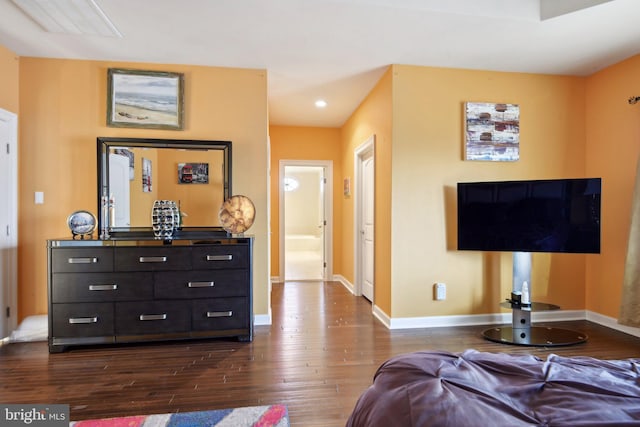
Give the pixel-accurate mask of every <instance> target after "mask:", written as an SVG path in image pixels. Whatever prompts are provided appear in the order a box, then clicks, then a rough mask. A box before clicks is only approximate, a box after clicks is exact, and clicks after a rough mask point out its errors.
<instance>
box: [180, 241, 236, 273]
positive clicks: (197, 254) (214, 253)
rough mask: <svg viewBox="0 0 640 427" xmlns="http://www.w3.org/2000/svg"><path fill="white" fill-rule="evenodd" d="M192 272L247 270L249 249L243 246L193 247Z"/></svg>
mask: <svg viewBox="0 0 640 427" xmlns="http://www.w3.org/2000/svg"><path fill="white" fill-rule="evenodd" d="M191 262H192V263H193V268H194V270H202V269H219V268H249V247H248V246H245V245H215V246H194V247H193V251H192V261H191Z"/></svg>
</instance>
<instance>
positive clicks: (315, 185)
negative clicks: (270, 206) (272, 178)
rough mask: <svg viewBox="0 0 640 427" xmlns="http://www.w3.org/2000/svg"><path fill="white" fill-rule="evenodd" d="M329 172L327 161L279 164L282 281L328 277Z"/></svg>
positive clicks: (323, 278) (329, 248)
mask: <svg viewBox="0 0 640 427" xmlns="http://www.w3.org/2000/svg"><path fill="white" fill-rule="evenodd" d="M331 170H332V165H331V162H326V161H294V160H289V161H286V160H283V161H281V164H280V276H281V279H282V280H283V281H294V280H295V281H310V280H312V281H318V280H327V278H328V277H330V276H331V263H330V262H329V260H330V259H331V256H330V253H331V232H330V230H331V226H330V224H331V214H330V213H331V190H330V189H331V185H330V181H331V179H330V178H331ZM282 276H283V277H282Z"/></svg>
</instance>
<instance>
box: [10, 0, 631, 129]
mask: <svg viewBox="0 0 640 427" xmlns="http://www.w3.org/2000/svg"><path fill="white" fill-rule="evenodd" d="M95 2H96V3H97V4H98V5H99V6H100V8H102V10H103V12H104V13H105V14H106V15H107V17H108V18H109V19H110V20H111V22H112V23H113V24H114V25H115V27H116V28H117V30H118V31H119V32H120V33H121V34H122V37H105V36H92V35H75V34H59V33H50V32H46V31H44V30H43V29H42V27H40V26H39V25H38V24H36V23H35V22H34V21H33V20H31V19H30V18H29V17H28V16H27V15H25V14H24V13H23V12H22V11H21V9H19V8H18V7H17V6H16V5H15V4H14V3H13V2H12V1H11V0H0V44H1V45H3V46H5V47H7V48H8V49H10V50H12V51H13V52H15V53H16V54H18V55H20V56H31V57H48V58H70V59H92V60H109V61H134V62H145V63H160V64H163V63H164V64H167V63H170V64H194V65H206V66H221V67H239V68H258V69H266V70H267V73H268V95H269V115H270V122H271V123H272V124H280V125H294V126H321V127H339V126H341V125H342V124H343V123H344V122H345V120H346V119H347V118H348V117H349V115H350V114H351V113H352V112H353V111H354V109H355V108H356V107H357V106H358V104H359V103H360V102H361V101H362V100H363V99H364V97H365V96H366V95H367V93H368V92H369V91H370V90H371V88H372V87H373V86H374V85H375V83H376V82H377V81H378V79H379V78H380V77H381V75H382V73H383V72H384V70H385V69H386V67H387V66H388V65H390V64H407V65H422V66H436V67H454V68H466V69H483V70H498V71H514V72H528V73H542V74H568V75H582V76H584V75H589V74H591V73H593V72H595V71H598V70H600V69H602V68H605V67H607V66H609V65H611V64H614V63H616V62H619V61H620V60H623V59H626V58H628V57H630V56H633V55H636V54H638V53H640V22H638V21H639V18H640V1H638V0H613V1H611V0H516V1H514V0H188V1H184V0H182V1H179V0H135V1H132V0H95ZM541 2H542V4H541ZM145 68H147V69H148V68H150V66H149V65H148V64H145ZM318 98H322V99H325V100H326V101H327V103H328V105H327V107H325V108H323V109H318V108H316V107H315V106H314V101H315V100H316V99H318Z"/></svg>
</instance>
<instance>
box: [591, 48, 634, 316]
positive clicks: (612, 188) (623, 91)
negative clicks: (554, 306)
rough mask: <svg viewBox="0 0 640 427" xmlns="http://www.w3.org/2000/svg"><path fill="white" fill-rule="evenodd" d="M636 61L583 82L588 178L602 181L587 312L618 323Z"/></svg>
mask: <svg viewBox="0 0 640 427" xmlns="http://www.w3.org/2000/svg"><path fill="white" fill-rule="evenodd" d="M639 75H640V55H638V56H634V57H632V58H630V59H627V60H626V61H622V62H620V63H618V64H616V65H613V66H611V67H608V68H606V69H604V70H602V71H600V72H598V73H596V74H594V75H592V76H590V77H589V78H588V79H587V91H586V94H587V96H586V105H587V108H586V129H587V132H586V135H587V138H586V150H585V151H586V152H587V159H586V161H587V173H588V174H590V175H595V176H602V179H603V196H602V230H603V232H602V239H603V245H602V246H603V247H602V253H601V254H600V255H599V256H591V257H588V261H587V275H586V276H587V283H586V285H587V286H586V292H587V309H589V310H592V311H594V312H597V313H600V314H604V315H606V316H610V317H613V318H617V317H618V313H619V309H620V302H621V291H622V282H623V277H624V263H625V260H626V255H627V243H628V239H629V229H630V220H631V199H632V196H633V185H634V182H635V174H636V164H637V162H638V160H639V157H640V105H639V104H636V105H629V103H628V102H627V99H628V98H629V97H631V96H640V80H639V79H638V76H639Z"/></svg>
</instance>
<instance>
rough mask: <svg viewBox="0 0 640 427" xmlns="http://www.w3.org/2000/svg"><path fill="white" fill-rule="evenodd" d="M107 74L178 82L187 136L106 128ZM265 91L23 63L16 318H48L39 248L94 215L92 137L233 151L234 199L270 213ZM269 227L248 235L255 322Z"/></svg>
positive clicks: (98, 67)
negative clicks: (212, 144) (74, 217)
mask: <svg viewBox="0 0 640 427" xmlns="http://www.w3.org/2000/svg"><path fill="white" fill-rule="evenodd" d="M110 67H117V68H137V69H143V70H161V71H169V72H180V73H184V74H185V129H184V130H183V131H169V130H149V129H128V128H110V127H107V126H106V118H105V117H106V101H107V94H106V88H107V69H108V68H110ZM266 81H267V76H266V72H265V71H264V70H245V69H228V68H215V67H199V66H192V65H162V64H140V63H112V62H100V61H79V60H57V59H40V58H21V59H20V90H19V94H20V114H19V115H20V117H19V126H20V129H19V130H20V151H19V157H18V158H19V180H20V185H21V190H20V200H19V217H20V223H19V235H20V244H19V249H18V251H19V252H18V255H19V260H18V263H19V266H18V286H19V317H20V318H24V317H25V316H29V315H33V314H40V313H46V312H47V276H46V268H47V259H46V240H47V239H55V238H61V237H68V236H69V234H70V233H69V230H68V229H67V226H66V218H67V216H68V215H69V214H70V213H71V212H72V211H74V210H77V209H87V210H89V211H92V212H94V213H95V212H96V210H97V206H96V205H97V195H96V188H97V183H96V137H98V136H118V137H124V136H128V137H141V138H142V137H150V138H174V139H178V138H184V139H214V140H229V141H233V162H234V165H233V189H234V191H235V192H237V193H242V194H245V195H247V196H248V197H249V198H251V199H252V200H253V202H254V204H255V205H256V211H258V212H267V206H268V200H267V196H266V195H267V194H268V189H267V183H266V182H265V179H264V177H265V176H267V167H268V143H267V136H268V135H267V125H268V123H267V122H268V115H267V85H266ZM172 173H173V171H172ZM35 191H43V192H44V200H45V203H44V204H41V205H34V203H33V194H34V192H35ZM216 214H217V213H216V212H212V215H216ZM267 218H268V216H267V215H262V216H259V217H258V218H256V221H255V222H254V225H253V227H252V229H251V230H250V233H251V234H253V235H255V243H254V265H253V266H254V278H253V280H254V281H253V284H254V313H255V314H257V315H260V314H262V315H267V314H268V312H269V305H270V303H269V293H268V289H269V266H268V247H269V236H268V224H267Z"/></svg>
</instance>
